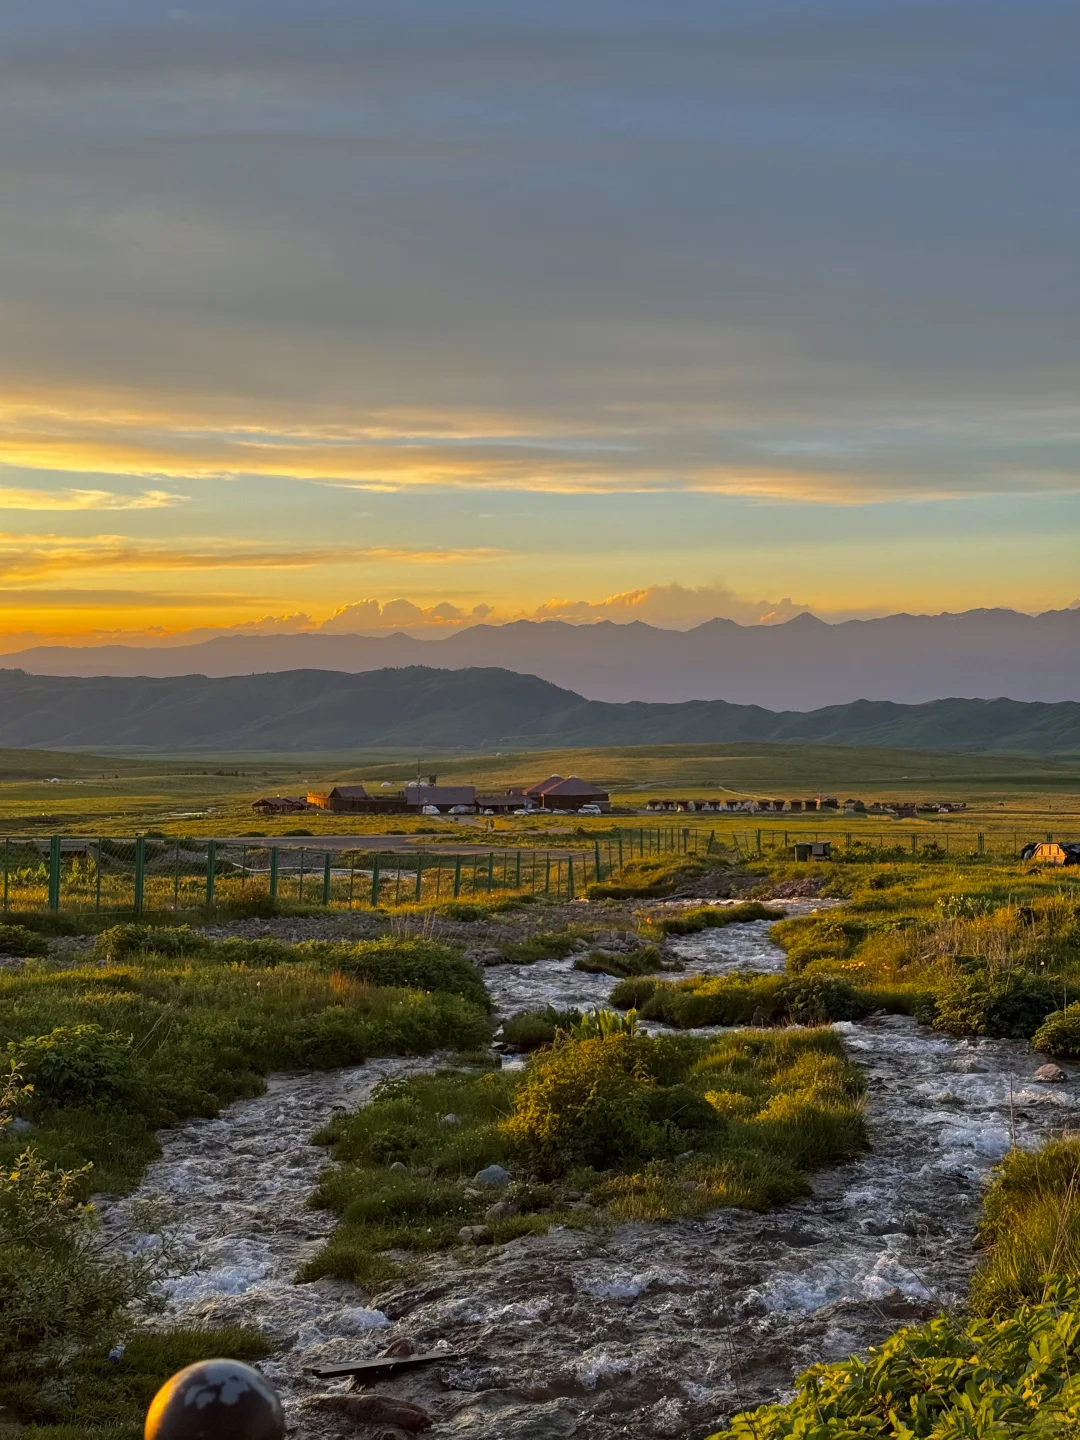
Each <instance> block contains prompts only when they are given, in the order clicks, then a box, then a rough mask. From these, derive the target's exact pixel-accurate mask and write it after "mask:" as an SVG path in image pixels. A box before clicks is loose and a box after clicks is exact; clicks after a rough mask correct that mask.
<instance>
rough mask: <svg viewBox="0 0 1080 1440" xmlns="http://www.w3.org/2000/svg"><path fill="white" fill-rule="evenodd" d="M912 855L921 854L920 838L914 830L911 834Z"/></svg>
mask: <svg viewBox="0 0 1080 1440" xmlns="http://www.w3.org/2000/svg"><path fill="white" fill-rule="evenodd" d="M911 853H912V854H913V855H917V854H918V853H919V837H918V836H917V835H916V834H915V832H914V830H913V831H912V832H911Z"/></svg>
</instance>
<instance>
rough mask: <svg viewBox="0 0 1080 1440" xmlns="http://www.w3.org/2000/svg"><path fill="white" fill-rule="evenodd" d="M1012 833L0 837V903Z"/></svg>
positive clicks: (421, 882) (439, 897) (539, 878)
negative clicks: (438, 840)
mask: <svg viewBox="0 0 1080 1440" xmlns="http://www.w3.org/2000/svg"><path fill="white" fill-rule="evenodd" d="M1025 838H1029V837H1021V836H1020V835H1019V833H1018V832H1017V833H1013V834H1012V835H1011V836H1010V835H1008V834H1003V833H1001V832H989V833H987V832H985V831H978V832H971V833H969V834H967V835H964V834H961V833H959V832H954V833H952V834H950V833H949V832H947V831H936V832H934V833H933V834H930V833H928V832H927V831H911V832H910V833H909V834H907V835H905V834H903V833H901V832H898V831H896V830H890V831H885V832H860V833H856V832H855V831H846V832H840V831H838V830H832V831H829V830H821V829H816V830H810V829H803V828H799V829H788V830H779V829H766V828H759V829H754V830H749V831H737V830H733V831H729V832H723V833H719V834H718V832H717V831H716V830H713V831H712V832H711V833H709V834H708V835H706V832H705V831H704V829H703V828H698V827H689V826H673V825H668V826H620V827H618V828H616V829H613V830H611V831H609V832H606V833H604V834H603V835H597V836H595V838H594V839H593V843H592V845H591V846H589V847H588V848H583V849H581V850H576V851H568V850H563V851H561V852H553V851H551V850H547V851H541V850H537V849H531V848H530V849H521V848H514V847H504V848H493V849H489V850H487V851H481V850H479V849H474V850H470V851H468V852H462V851H455V852H452V853H446V852H439V851H408V852H399V851H385V850H384V851H364V850H345V849H340V850H338V849H326V848H323V847H321V846H319V845H318V844H317V843H316V844H303V845H297V844H296V843H295V842H291V841H287V840H285V839H282V841H280V842H274V843H269V842H268V841H267V840H265V839H260V840H258V841H256V840H252V842H251V843H243V842H235V841H231V840H217V839H190V838H182V837H168V838H165V837H158V836H150V835H140V836H136V837H134V838H130V839H126V838H125V839H120V838H116V837H111V836H102V837H100V838H98V839H85V838H79V837H64V836H60V835H53V836H51V837H49V838H48V839H26V838H16V837H9V838H8V839H6V840H4V841H3V842H0V862H2V866H3V900H2V908H3V913H4V914H9V913H12V912H15V913H18V912H26V911H34V910H45V909H48V910H51V911H52V912H53V913H60V912H64V911H68V912H74V911H92V912H95V913H134V914H141V913H143V912H144V911H161V910H176V911H184V910H202V909H206V908H209V907H212V906H214V905H215V904H229V903H236V902H238V901H239V902H242V901H250V900H255V899H257V898H258V897H260V896H263V897H265V898H266V899H268V900H281V901H283V902H290V903H294V904H298V905H305V904H306V905H312V906H318V907H322V908H327V909H344V910H350V909H353V908H354V907H355V906H357V905H362V904H370V905H375V906H384V907H385V906H401V905H406V904H424V903H427V904H434V903H439V902H440V901H444V900H457V899H473V898H480V897H482V896H491V895H494V894H495V893H496V892H499V891H501V892H504V893H508V892H517V893H521V892H524V893H529V894H533V895H546V896H548V897H551V898H559V899H567V900H573V899H575V898H577V897H578V896H582V895H584V894H585V893H586V891H587V888H588V886H589V885H592V884H596V883H600V882H603V881H605V880H608V879H609V878H610V877H611V875H612V874H613V873H615V872H616V871H618V870H619V869H621V868H622V867H623V866H624V865H626V864H629V863H630V862H632V861H638V860H648V859H650V858H653V857H657V856H662V855H671V854H709V853H711V852H715V851H717V850H721V849H726V850H728V851H729V852H730V854H731V856H732V857H733V858H735V859H739V860H746V859H753V858H755V857H764V856H768V855H774V856H775V855H776V854H778V853H789V852H790V853H793V851H794V844H795V842H796V841H799V842H803V841H806V840H830V841H831V842H832V846H833V853H834V856H835V857H836V858H838V859H848V860H857V859H868V860H871V859H902V858H907V857H911V856H914V857H922V858H924V859H939V858H956V859H960V858H968V857H974V858H978V857H986V858H987V859H991V858H995V857H997V858H1000V857H1003V856H1007V857H1012V858H1015V856H1016V855H1018V853H1019V850H1020V846H1021V844H1022V842H1023V840H1024V839H1025ZM1052 838H1053V836H1052V835H1050V834H1048V835H1047V836H1046V839H1047V840H1050V839H1052ZM1058 838H1059V839H1060V838H1062V837H1060V836H1059V837H1058ZM942 842H944V843H942Z"/></svg>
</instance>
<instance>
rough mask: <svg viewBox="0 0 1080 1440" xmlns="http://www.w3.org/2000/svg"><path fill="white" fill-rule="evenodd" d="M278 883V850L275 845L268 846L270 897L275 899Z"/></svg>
mask: <svg viewBox="0 0 1080 1440" xmlns="http://www.w3.org/2000/svg"><path fill="white" fill-rule="evenodd" d="M277 885H278V851H277V846H276V845H271V846H270V899H271V900H276V899H277Z"/></svg>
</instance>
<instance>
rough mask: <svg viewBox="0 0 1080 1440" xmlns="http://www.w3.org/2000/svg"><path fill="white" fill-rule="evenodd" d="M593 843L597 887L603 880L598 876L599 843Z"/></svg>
mask: <svg viewBox="0 0 1080 1440" xmlns="http://www.w3.org/2000/svg"><path fill="white" fill-rule="evenodd" d="M593 843H594V848H595V851H596V883H597V884H598V885H599V884H600V881H601V879H602V878H603V877H602V875H601V874H600V841H599V840H596V841H594V842H593Z"/></svg>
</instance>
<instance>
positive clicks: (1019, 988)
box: [934, 970, 1057, 1040]
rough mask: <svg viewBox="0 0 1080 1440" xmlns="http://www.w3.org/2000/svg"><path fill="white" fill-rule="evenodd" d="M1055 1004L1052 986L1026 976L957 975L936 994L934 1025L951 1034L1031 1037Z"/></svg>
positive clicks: (978, 973) (1017, 1038)
mask: <svg viewBox="0 0 1080 1440" xmlns="http://www.w3.org/2000/svg"><path fill="white" fill-rule="evenodd" d="M1056 1007H1057V996H1056V994H1055V991H1054V988H1053V987H1052V986H1051V985H1050V984H1048V983H1047V982H1046V981H1044V980H1038V979H1035V978H1032V977H1029V976H1025V975H1015V976H1009V975H1005V976H1002V975H998V974H993V973H990V972H989V971H985V970H984V971H980V972H976V973H975V974H972V975H960V976H958V977H957V978H956V979H955V980H952V981H951V982H949V983H947V984H945V985H943V986H942V987H941V989H940V990H939V991H938V995H937V1015H936V1017H935V1020H934V1027H935V1029H937V1030H944V1031H946V1032H947V1033H948V1034H950V1035H992V1036H997V1037H1000V1038H1007V1039H1015V1040H1023V1039H1030V1037H1031V1036H1032V1035H1034V1034H1035V1032H1036V1031H1037V1030H1038V1029H1039V1027H1040V1026H1041V1025H1042V1023H1043V1021H1044V1020H1045V1019H1046V1017H1047V1016H1048V1015H1049V1014H1050V1012H1051V1011H1052V1010H1054V1009H1055V1008H1056Z"/></svg>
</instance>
